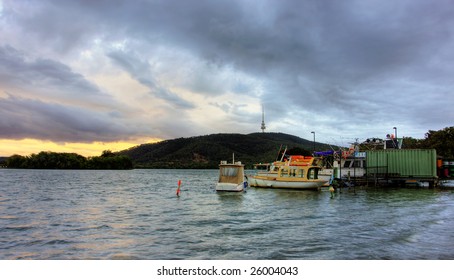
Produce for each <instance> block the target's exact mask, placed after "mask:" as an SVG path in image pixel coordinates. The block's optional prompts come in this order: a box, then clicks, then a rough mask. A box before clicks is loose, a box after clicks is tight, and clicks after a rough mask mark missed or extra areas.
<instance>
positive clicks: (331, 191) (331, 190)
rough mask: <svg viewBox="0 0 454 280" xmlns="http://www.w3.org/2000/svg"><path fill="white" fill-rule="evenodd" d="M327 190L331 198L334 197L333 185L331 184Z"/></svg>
mask: <svg viewBox="0 0 454 280" xmlns="http://www.w3.org/2000/svg"><path fill="white" fill-rule="evenodd" d="M329 191H330V193H331V198H333V197H334V187H333V186H329Z"/></svg>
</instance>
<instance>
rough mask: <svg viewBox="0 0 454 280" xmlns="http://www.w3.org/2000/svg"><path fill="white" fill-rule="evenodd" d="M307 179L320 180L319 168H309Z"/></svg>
mask: <svg viewBox="0 0 454 280" xmlns="http://www.w3.org/2000/svg"><path fill="white" fill-rule="evenodd" d="M307 179H310V180H317V179H318V168H309V170H308V171H307Z"/></svg>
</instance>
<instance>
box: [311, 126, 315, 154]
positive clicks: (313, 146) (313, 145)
mask: <svg viewBox="0 0 454 280" xmlns="http://www.w3.org/2000/svg"><path fill="white" fill-rule="evenodd" d="M311 133H312V134H314V142H313V143H312V149H313V151H314V153H315V131H311Z"/></svg>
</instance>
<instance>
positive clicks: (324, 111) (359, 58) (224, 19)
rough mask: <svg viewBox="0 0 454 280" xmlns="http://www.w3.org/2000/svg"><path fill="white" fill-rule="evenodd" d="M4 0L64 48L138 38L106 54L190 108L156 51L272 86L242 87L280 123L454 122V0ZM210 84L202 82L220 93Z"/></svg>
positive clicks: (419, 126) (21, 19)
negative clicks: (162, 76)
mask: <svg viewBox="0 0 454 280" xmlns="http://www.w3.org/2000/svg"><path fill="white" fill-rule="evenodd" d="M11 3H14V2H11ZM4 6H5V7H4V14H7V13H8V14H11V15H12V16H10V17H8V18H6V21H7V22H8V23H9V24H11V25H13V26H15V27H16V28H18V29H20V31H21V32H23V33H24V34H27V35H28V36H30V38H32V40H36V41H40V42H49V44H47V45H45V46H43V47H44V48H46V49H50V50H53V51H56V52H59V53H60V54H61V53H67V52H72V51H75V50H77V49H78V48H80V47H81V46H85V45H87V44H88V43H87V42H90V41H93V40H95V39H99V40H101V42H102V43H103V44H106V45H108V44H109V43H112V42H115V41H118V40H120V41H121V40H125V41H127V42H129V43H130V46H131V47H133V48H134V49H133V51H124V50H112V49H106V50H105V54H106V55H107V56H108V57H109V58H110V59H111V60H112V61H114V62H115V64H116V65H118V66H120V67H121V68H122V69H123V70H124V71H126V72H128V73H129V74H130V75H131V77H132V78H133V79H135V80H137V81H138V82H140V83H141V84H142V85H145V86H147V87H148V88H149V89H150V93H151V94H153V95H154V96H156V97H157V98H159V99H161V100H164V101H166V102H168V103H169V104H173V105H174V106H177V107H180V108H183V109H191V108H194V106H196V104H192V103H191V102H189V101H187V100H186V99H185V97H184V96H183V95H181V94H180V95H178V94H176V93H175V92H173V91H172V90H170V89H168V88H166V86H165V85H164V84H161V83H160V81H159V80H157V78H156V77H155V75H154V74H155V73H153V72H152V71H150V64H149V61H153V60H155V59H156V60H159V58H158V57H156V58H155V57H153V55H154V54H153V53H152V52H151V51H150V50H154V49H156V48H159V47H160V48H164V49H169V50H175V51H184V52H185V53H187V54H189V55H191V56H193V57H194V58H196V59H200V60H202V61H204V62H206V63H207V64H211V65H216V67H218V69H223V68H228V67H230V68H232V69H233V70H234V71H237V72H238V73H241V74H244V75H246V76H249V77H252V78H253V79H256V80H258V81H261V82H262V84H263V91H262V92H260V94H257V93H255V92H252V91H249V92H247V89H248V87H244V88H243V89H242V90H238V91H237V93H238V94H244V95H249V96H256V97H257V98H259V99H261V100H260V103H263V104H264V105H265V108H266V111H267V117H268V119H269V120H272V121H274V122H276V123H278V122H280V121H282V120H284V119H286V118H294V121H295V122H298V123H305V124H306V126H307V127H310V126H313V128H311V130H312V129H317V128H320V129H323V130H324V132H325V133H326V134H329V133H333V132H332V131H334V133H338V132H342V129H343V128H342V127H346V128H345V130H349V131H351V130H355V133H361V132H360V130H362V129H364V127H365V126H369V125H370V124H371V123H372V124H376V129H377V131H380V130H383V128H384V127H385V128H388V127H389V126H391V127H392V126H393V125H398V124H400V125H402V126H406V127H407V128H408V131H411V132H412V133H414V134H413V136H418V137H422V136H423V133H424V132H425V131H427V130H429V129H441V128H443V127H445V126H450V125H452V121H451V120H452V119H454V114H453V113H452V111H451V110H450V109H449V108H451V107H452V106H453V105H454V101H453V98H452V97H451V96H452V88H453V85H454V78H453V77H454V76H453V75H452V73H453V72H454V66H453V65H454V63H452V62H453V61H454V52H453V51H452V50H453V49H454V31H453V30H454V17H452V15H453V14H454V3H453V1H451V0H440V1H425V0H402V1H381V0H380V1H378V0H377V1H360V0H351V1H335V0H322V1H300V0H298V1H271V0H269V1H242V0H237V1H235V0H229V1H176V0H175V1H172V0H168V1H139V2H128V1H119V0H118V1H69V2H68V1H39V3H38V2H34V3H33V4H32V6H30V8H29V9H28V10H26V11H27V12H22V13H19V12H18V9H17V8H16V9H9V7H10V6H14V5H12V4H11V5H4ZM9 11H11V12H9ZM38 62H39V63H40V64H45V63H44V61H36V62H35V63H38ZM30 66H31V65H28V68H30ZM175 67H183V68H184V67H188V66H187V65H184V64H182V65H179V66H176V65H175ZM213 69H215V68H213ZM62 70H63V73H66V74H68V71H65V69H62ZM66 70H68V69H66ZM69 73H70V72H69ZM12 80H14V79H12ZM76 80H77V79H76ZM10 81H11V80H10ZM79 81H83V79H82V80H79ZM19 82H20V81H19ZM204 82H205V81H204V79H200V80H199V81H198V82H197V87H198V88H203V89H209V88H210V86H204V85H203V83H204ZM209 82H211V81H208V79H207V81H206V83H209ZM87 86H89V85H87ZM244 89H246V90H244ZM224 92H226V90H216V91H213V92H212V95H213V96H219V95H222V93H224ZM207 94H209V92H208V93H207ZM433 97H436V98H433ZM440 97H441V98H440ZM441 99H442V100H443V101H441ZM211 104H223V103H221V102H219V103H216V102H212V103H211ZM225 104H227V103H225ZM229 106H232V108H233V107H235V106H238V104H236V105H235V104H230V105H229ZM224 107H225V106H224ZM224 107H222V106H220V108H224ZM224 109H225V108H224ZM422 109H424V110H425V111H426V112H434V113H432V114H430V117H427V116H425V115H424V114H421V110H422ZM299 112H306V113H307V114H310V115H311V116H313V118H312V119H311V120H308V119H307V118H303V117H301V116H299ZM437 112H443V114H440V113H437ZM307 114H306V116H307ZM390 116H392V117H390ZM258 117H259V116H258ZM169 129H172V128H171V127H169ZM219 129H221V128H219ZM286 132H293V131H292V128H291V127H289V128H288V130H286ZM193 134H197V132H193ZM320 134H323V133H320ZM357 136H361V137H363V136H364V137H367V136H371V135H365V134H364V133H363V134H361V135H357ZM373 136H375V135H373Z"/></svg>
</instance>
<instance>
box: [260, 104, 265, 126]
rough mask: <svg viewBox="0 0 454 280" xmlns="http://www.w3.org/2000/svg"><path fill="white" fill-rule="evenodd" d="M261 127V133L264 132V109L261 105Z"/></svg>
mask: <svg viewBox="0 0 454 280" xmlns="http://www.w3.org/2000/svg"><path fill="white" fill-rule="evenodd" d="M260 128H261V129H262V133H263V132H265V129H266V126H265V109H264V108H263V105H262V125H261V127H260Z"/></svg>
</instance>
